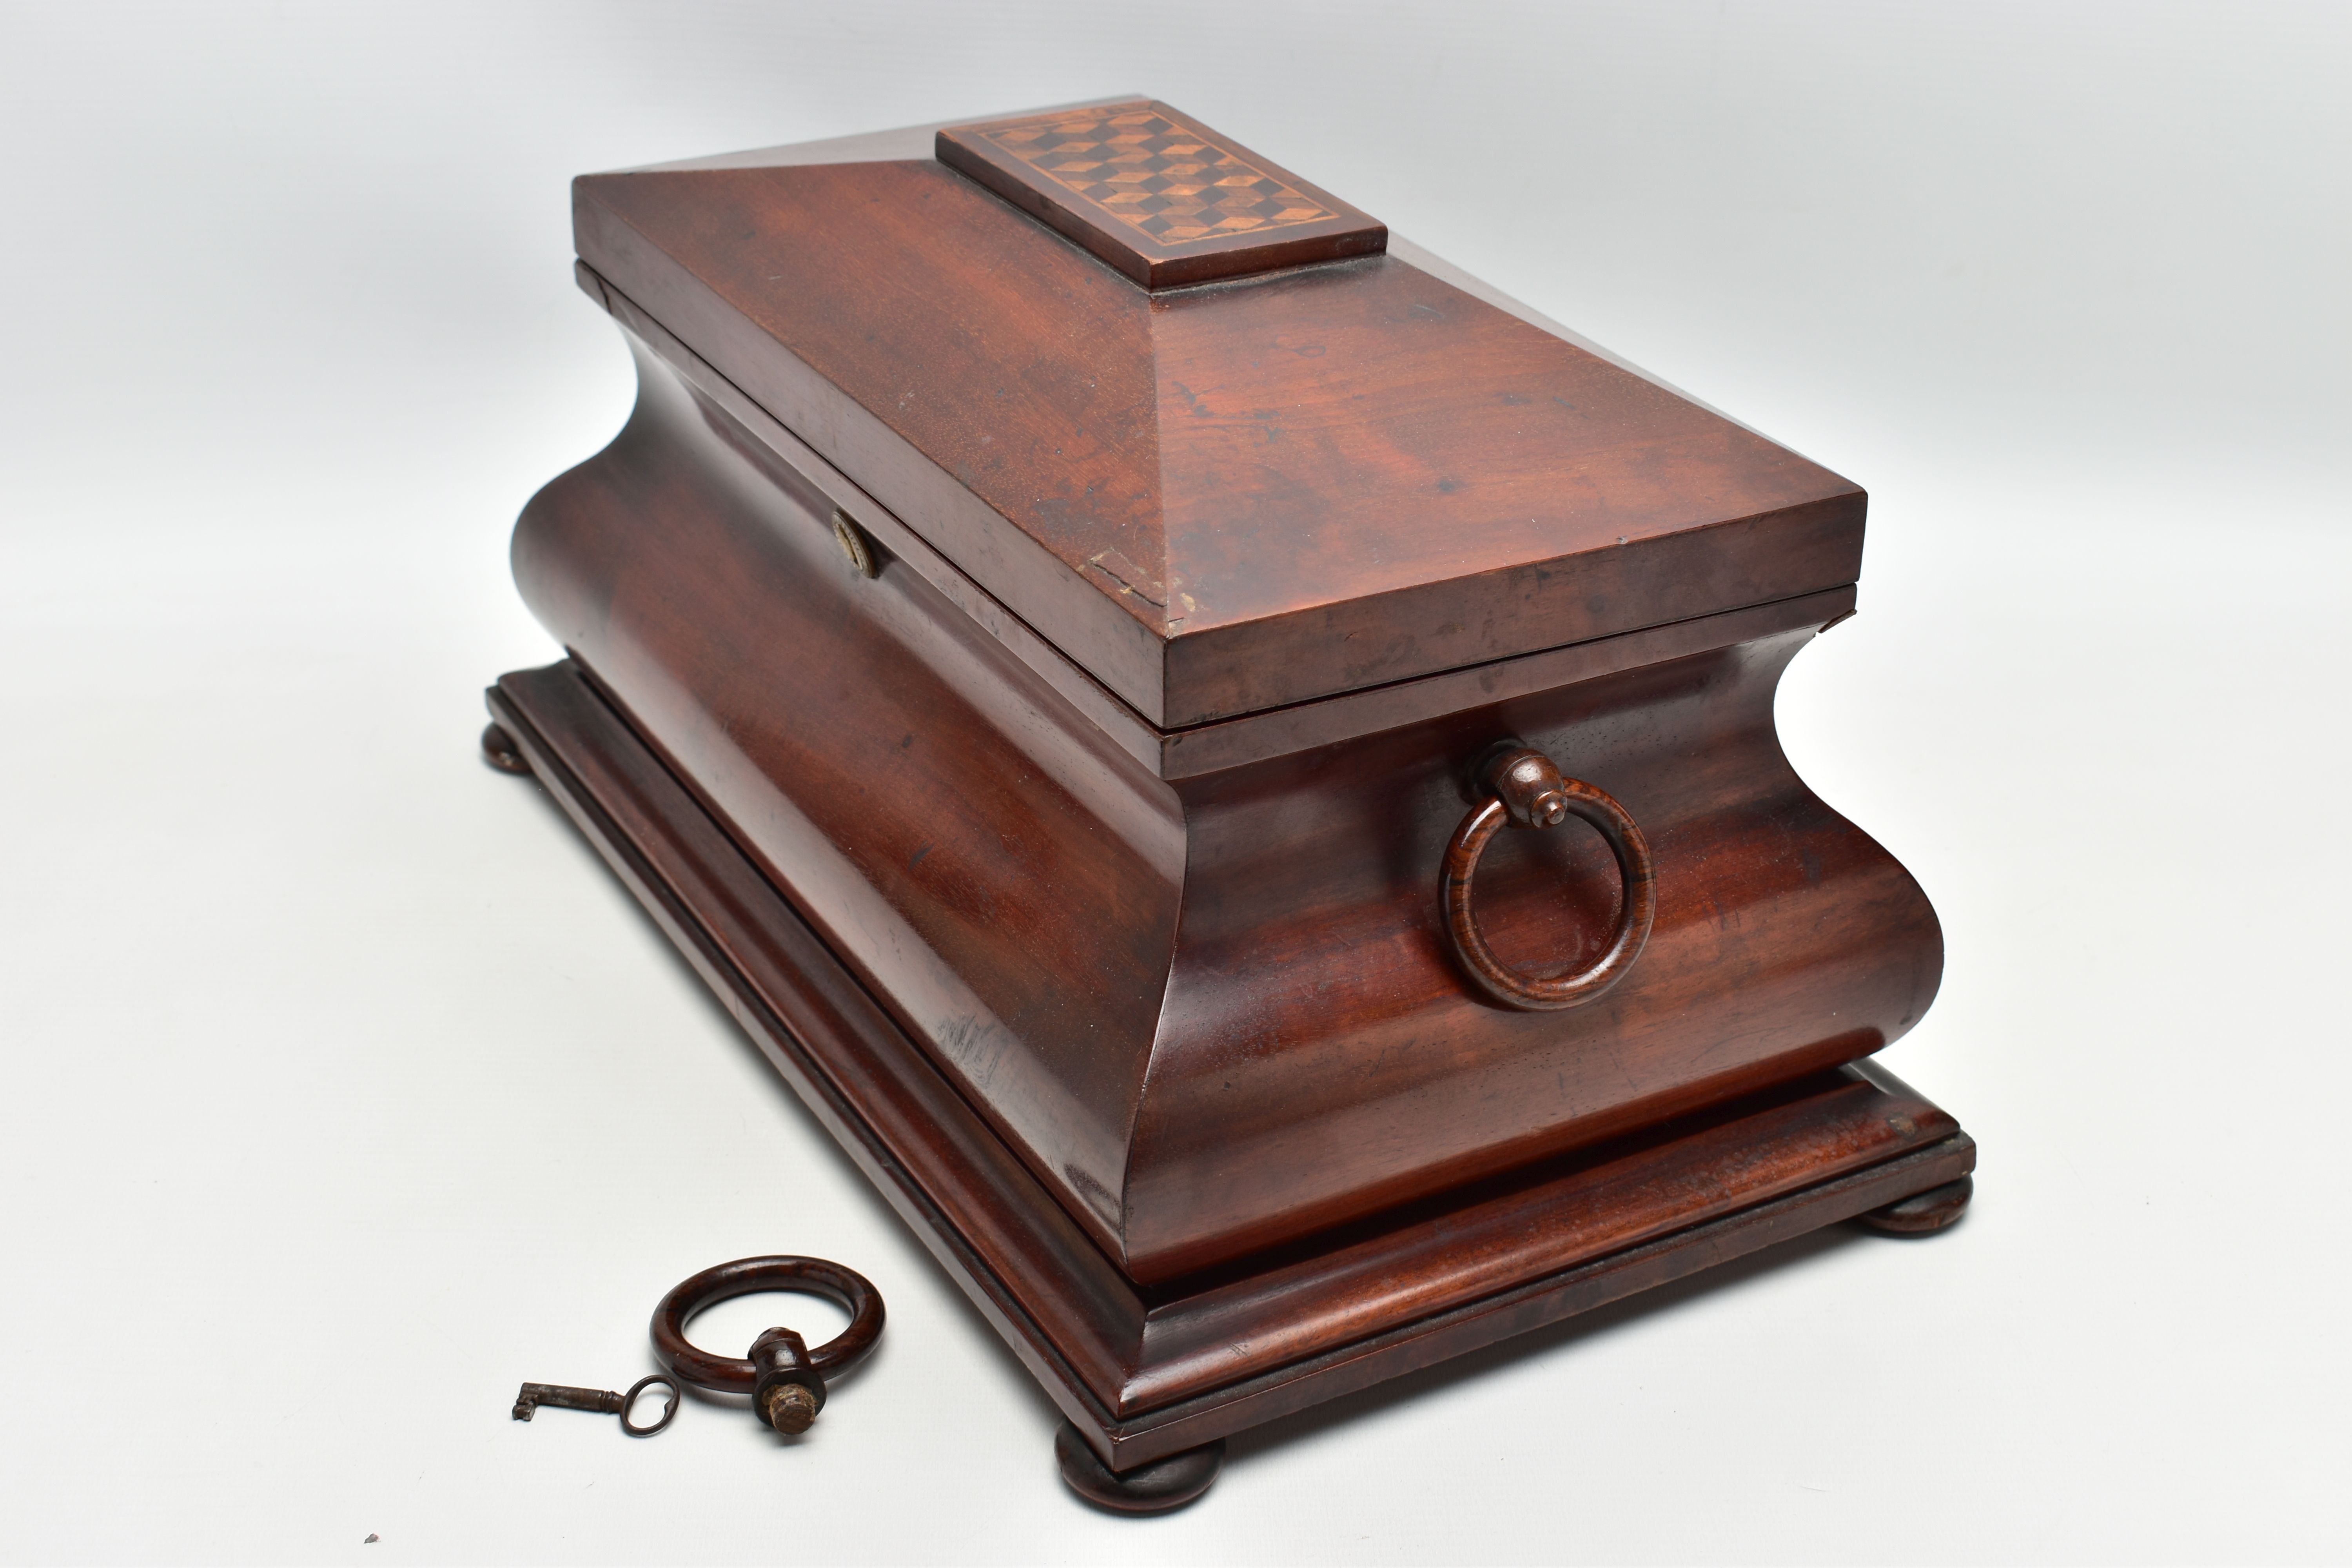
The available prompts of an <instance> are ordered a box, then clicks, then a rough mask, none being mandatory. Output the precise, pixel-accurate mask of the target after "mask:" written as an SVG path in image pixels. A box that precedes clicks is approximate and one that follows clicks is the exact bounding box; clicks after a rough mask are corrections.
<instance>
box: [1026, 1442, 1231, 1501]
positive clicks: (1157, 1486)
mask: <svg viewBox="0 0 2352 1568" xmlns="http://www.w3.org/2000/svg"><path fill="white" fill-rule="evenodd" d="M1054 1458H1055V1460H1056V1461H1058V1462H1059V1463H1060V1465H1061V1467H1062V1479H1064V1480H1066V1481H1067V1482H1069V1483H1070V1489H1071V1490H1072V1491H1074V1492H1076V1493H1077V1494H1078V1495H1079V1496H1080V1497H1082V1498H1084V1499H1086V1500H1087V1501H1088V1502H1090V1503H1092V1504H1094V1505H1095V1506H1096V1507H1097V1508H1106V1509H1109V1510H1111V1511H1112V1512H1114V1513H1166V1512H1168V1511H1169V1510H1171V1509H1179V1508H1182V1507H1183V1506H1184V1505H1185V1504H1186V1503H1188V1502H1191V1501H1192V1500H1193V1499H1194V1498H1197V1497H1199V1496H1200V1495H1201V1494H1202V1492H1204V1491H1207V1490H1208V1489H1209V1484H1210V1483H1211V1482H1212V1481H1213V1480H1215V1479H1217V1472H1218V1471H1219V1470H1222V1469H1223V1468H1225V1440H1224V1439H1223V1437H1220V1438H1218V1439H1217V1440H1216V1441H1215V1442H1213V1443H1204V1444H1202V1446H1201V1447H1197V1448H1187V1449H1185V1450H1184V1451H1183V1452H1182V1453H1181V1454H1171V1455H1169V1456H1168V1458H1164V1459H1157V1460H1154V1461H1153V1462H1152V1463H1150V1464H1149V1465H1141V1466H1139V1467H1137V1468H1134V1469H1132V1470H1129V1471H1128V1472H1127V1473H1126V1474H1124V1475H1114V1474H1113V1473H1112V1472H1111V1469H1110V1467H1109V1466H1108V1465H1106V1464H1104V1463H1103V1462H1102V1460H1101V1459H1099V1458H1096V1456H1095V1451H1094V1450H1093V1449H1092V1448H1090V1447H1087V1440H1086V1439H1085V1438H1084V1437H1082V1436H1079V1435H1078V1429H1077V1428H1076V1426H1071V1425H1070V1424H1069V1423H1068V1422H1066V1421H1065V1422H1063V1423H1062V1429H1061V1430H1060V1431H1058V1432H1056V1433H1055V1434H1054Z"/></svg>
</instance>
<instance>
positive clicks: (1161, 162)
mask: <svg viewBox="0 0 2352 1568" xmlns="http://www.w3.org/2000/svg"><path fill="white" fill-rule="evenodd" d="M934 146H935V149H936V152H937V154H938V157H939V160H940V163H944V164H946V165H947V166H948V167H949V168H951V169H954V170H956V171H957V172H959V173H961V174H968V175H970V176H971V178H972V179H973V180H975V181H977V182H978V183H979V184H982V186H984V187H986V188H987V189H989V190H991V191H993V192H995V193H996V194H997V195H1000V196H1003V198H1004V199H1005V200H1006V201H1008V202H1011V203H1012V204H1013V205H1014V206H1016V207H1018V208H1020V209H1021V210H1022V211H1023V212H1025V213H1028V214H1029V215H1031V216H1034V217H1036V218H1038V219H1039V220H1041V221H1042V222H1044V223H1045V225H1046V226H1048V227H1050V228H1053V229H1055V230H1056V231H1058V232H1060V233H1061V234H1064V235H1066V236H1067V237H1070V238H1071V239H1074V240H1076V241H1077V243H1078V244H1079V245H1081V246H1083V247H1086V248H1087V250H1089V251H1091V252H1092V253H1093V254H1094V255H1096V256H1097V257H1099V258H1102V259H1103V260H1105V261H1107V262H1108V263H1109V264H1110V265H1111V266H1112V267H1114V268H1117V269H1118V271H1120V272H1121V273H1124V274H1125V275H1126V276H1127V277H1129V278H1131V279H1134V280H1135V281H1136V282H1138V283H1141V284H1143V285H1144V286H1145V287H1147V288H1152V289H1164V288H1170V287H1173V286H1176V285H1180V284H1187V283H1205V282H1210V281H1213V280H1215V279H1228V278H1240V277H1244V276H1246V275H1248V274H1250V273H1253V272H1265V271H1268V270H1270V269H1272V268H1277V267H1297V266H1302V265H1305V264H1307V263H1309V262H1316V261H1335V260H1339V259H1341V258H1346V257H1350V256H1370V255H1376V254H1378V253H1379V252H1381V251H1382V250H1384V249H1386V248H1387V247H1388V229H1387V227H1386V226H1384V225H1382V224H1381V223H1380V222H1379V221H1378V220H1376V219H1374V218H1371V217H1368V216H1365V215H1364V214H1363V213H1360V212H1359V211H1357V210H1356V209H1355V208H1354V207H1351V206H1349V205H1348V204H1347V203H1345V202H1343V201H1341V200H1339V198H1338V197H1336V196H1334V195H1330V194H1329V193H1328V192H1326V191H1322V190H1318V189H1317V188H1316V187H1315V186H1313V185H1311V184H1307V181H1305V180H1303V179H1301V178H1299V177H1298V176H1297V174H1292V173H1290V172H1289V171H1288V170H1286V169H1284V168H1282V167H1280V166H1278V165H1277V164H1276V163H1274V162H1273V161H1272V160H1270V159H1267V158H1264V157H1261V156H1259V155H1258V154H1257V153H1253V152H1251V151H1250V150H1249V149H1248V148H1246V147H1244V146H1243V145H1242V144H1241V143H1239V142H1235V141H1234V139H1233V138H1232V137H1230V136H1225V135H1222V134H1220V133H1219V132H1214V131H1211V130H1209V129H1208V128H1207V127H1205V126H1203V125H1202V124H1201V123H1200V122H1199V121H1194V120H1192V119H1190V118H1189V117H1187V116H1186V115H1184V114H1182V113H1181V112H1180V111H1179V110H1174V109H1171V108H1170V107H1169V106H1168V105H1166V104H1164V103H1160V102H1156V101H1154V100H1149V99H1139V100H1129V101H1127V102H1123V103H1112V104H1106V105H1102V106H1099V107H1093V108H1087V109H1076V110H1072V109H1065V110H1055V111H1054V112H1052V113H1048V114H1028V115H1015V116H1013V117H1012V118H1010V119H1004V120H992V121H983V122H982V123H980V124H977V125H957V126H950V127H947V128H945V129H943V130H941V131H940V132H939V133H938V136H937V139H936V141H935V142H934Z"/></svg>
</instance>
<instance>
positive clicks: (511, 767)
mask: <svg viewBox="0 0 2352 1568" xmlns="http://www.w3.org/2000/svg"><path fill="white" fill-rule="evenodd" d="M482 760H483V761H484V762H486V763H489V764H490V766H492V767H494V768H496V769H498V770H499V772H500V773H529V772H530V763H527V762H525V761H524V760H523V755H522V748H521V747H520V746H518V745H516V744H515V739H514V737H513V736H512V735H509V734H508V733H507V728H506V726H505V725H503V724H492V725H490V726H489V727H488V729H485V730H484V731H482Z"/></svg>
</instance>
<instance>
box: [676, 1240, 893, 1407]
mask: <svg viewBox="0 0 2352 1568" xmlns="http://www.w3.org/2000/svg"><path fill="white" fill-rule="evenodd" d="M756 1290H801V1291H805V1292H807V1293H809V1294H811V1295H816V1296H825V1297H830V1298H831V1299H832V1300H835V1301H838V1302H840V1303H841V1304H842V1306H843V1307H844V1308H845V1309H846V1310H847V1311H848V1313H849V1327H847V1328H846V1329H844V1330H843V1331H841V1333H840V1334H839V1336H838V1337H836V1338H835V1339H833V1340H831V1341H829V1342H826V1343H824V1344H822V1345H819V1346H818V1347H817V1348H816V1349H814V1350H813V1351H811V1352H808V1360H809V1364H810V1365H811V1366H812V1367H813V1368H814V1370H815V1371H816V1372H818V1373H822V1374H824V1375H827V1376H830V1375H831V1374H833V1373H837V1372H842V1371H845V1369H847V1368H848V1367H850V1366H853V1365H855V1364H856V1363H857V1361H858V1360H859V1359H860V1358H862V1357H863V1356H864V1355H865V1354H866V1352H867V1351H870V1350H872V1349H873V1348H874V1342H875V1341H876V1340H878V1339H880V1338H881V1337H882V1292H880V1291H879V1290H877V1289H874V1287H873V1285H872V1284H871V1283H869V1282H868V1281H867V1279H866V1277H865V1276H864V1275H863V1274H858V1273H855V1272H853V1271H851V1270H850V1269H847V1268H843V1267H842V1266H841V1265H840V1264H838V1263H827V1262H826V1261H825V1260H824V1258H738V1259H737V1260H736V1261H734V1262H732V1263H722V1264H720V1265H719V1267H717V1268H706V1269H704V1270H703V1271H702V1272H701V1273H699V1274H698V1275H696V1276H695V1277H694V1278H693V1279H688V1280H685V1281H683V1282H682V1283H680V1284H679V1285H678V1287H677V1289H674V1290H672V1291H671V1292H670V1293H669V1294H668V1295H667V1296H664V1297H663V1298H662V1299H661V1305H659V1306H657V1307H656V1308H655V1309H654V1321H653V1339H654V1354H655V1355H656V1357H658V1358H659V1359H660V1361H661V1363H662V1364H663V1365H664V1366H666V1367H667V1368H669V1370H670V1371H672V1372H674V1373H677V1375H678V1376H680V1377H682V1378H684V1379H685V1380H686V1381H687V1382H688V1383H690V1384H694V1385H695V1386H696V1387H698V1388H709V1389H715V1390H717V1391H718V1392H719V1393H722V1394H749V1393H751V1387H752V1384H755V1383H757V1382H758V1381H759V1377H760V1369H759V1368H758V1367H756V1366H754V1365H752V1364H751V1362H750V1361H748V1360H747V1359H745V1358H744V1357H741V1356H727V1355H712V1354H711V1353H710V1352H709V1351H705V1350H698V1349H697V1348H696V1347H695V1346H694V1345H692V1344H690V1343H688V1341H687V1337H686V1321H687V1320H688V1318H691V1317H693V1316H694V1314H695V1313H697V1312H699V1311H700V1310H703V1309H704V1308H705V1307H709V1306H712V1305H714V1304H716V1303H718V1302H720V1301H724V1300H729V1299H730V1297H735V1296H749V1295H751V1293H752V1292H753V1291H756Z"/></svg>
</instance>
